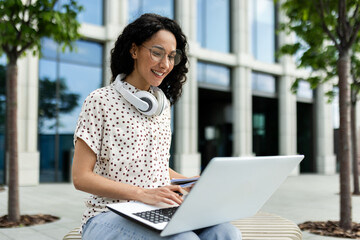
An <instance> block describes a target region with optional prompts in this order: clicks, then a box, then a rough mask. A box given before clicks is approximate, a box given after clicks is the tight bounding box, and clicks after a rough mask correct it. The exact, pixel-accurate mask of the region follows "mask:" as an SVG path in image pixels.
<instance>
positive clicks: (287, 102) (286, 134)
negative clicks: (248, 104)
mask: <svg viewBox="0 0 360 240" xmlns="http://www.w3.org/2000/svg"><path fill="white" fill-rule="evenodd" d="M279 21H280V22H288V19H287V17H286V16H285V15H284V13H283V12H279ZM292 42H293V39H292V36H290V35H287V34H285V33H283V32H281V33H280V34H279V44H280V45H285V44H288V43H292ZM280 63H281V66H282V68H283V75H282V77H280V79H278V85H279V87H278V106H279V155H295V154H297V104H296V102H297V100H296V94H294V93H292V91H291V85H292V84H293V82H294V81H295V78H296V77H295V76H294V75H293V74H294V72H295V71H296V65H295V63H294V60H293V56H289V55H286V56H283V57H281V59H280ZM299 173H300V165H298V166H297V167H296V168H295V169H294V170H293V171H292V173H291V175H299Z"/></svg>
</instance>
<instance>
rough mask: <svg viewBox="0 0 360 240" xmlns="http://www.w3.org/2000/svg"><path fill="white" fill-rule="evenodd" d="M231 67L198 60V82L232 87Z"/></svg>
mask: <svg viewBox="0 0 360 240" xmlns="http://www.w3.org/2000/svg"><path fill="white" fill-rule="evenodd" d="M230 72H231V70H230V68H228V67H226V66H221V65H216V64H210V63H205V62H200V61H199V62H198V64H197V79H198V82H201V83H206V84H209V85H217V86H222V87H226V88H230Z"/></svg>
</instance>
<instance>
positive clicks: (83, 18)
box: [77, 0, 104, 25]
mask: <svg viewBox="0 0 360 240" xmlns="http://www.w3.org/2000/svg"><path fill="white" fill-rule="evenodd" d="M77 1H78V4H79V5H82V6H83V7H84V10H83V11H82V12H80V14H79V15H78V21H79V22H81V23H90V24H94V25H103V24H104V20H103V19H104V14H103V12H104V3H103V0H91V1H89V0H77Z"/></svg>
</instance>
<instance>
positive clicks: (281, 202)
mask: <svg viewBox="0 0 360 240" xmlns="http://www.w3.org/2000/svg"><path fill="white" fill-rule="evenodd" d="M338 192H339V177H338V175H332V176H323V175H301V176H297V177H289V178H288V179H287V180H286V181H285V182H284V184H282V185H281V187H280V188H279V189H278V191H277V192H276V193H275V194H274V195H273V196H272V197H271V198H270V199H269V201H268V202H267V203H266V204H265V205H264V207H263V208H262V211H265V212H269V213H274V214H277V215H280V216H282V217H285V218H287V219H290V220H292V221H294V222H295V223H302V222H304V221H308V220H312V221H316V220H339V195H338ZM86 196H87V194H85V193H81V192H78V191H76V190H75V189H74V187H73V186H72V185H71V184H40V185H39V186H36V187H21V188H20V198H21V207H20V208H21V214H37V213H42V214H52V215H55V216H59V217H60V218H61V219H60V220H59V221H57V222H54V223H49V224H43V225H38V226H33V227H23V228H13V229H0V240H9V239H17V240H53V239H57V240H60V239H62V237H63V236H64V235H65V234H66V233H67V232H68V231H69V230H71V229H73V228H74V227H77V226H78V225H79V220H80V217H81V214H82V212H83V210H84V207H83V199H84V198H86ZM352 199H353V220H354V221H356V222H360V197H353V198H352ZM5 214H7V192H6V191H3V192H0V216H2V215H5ZM303 239H304V240H320V239H321V240H340V239H341V238H331V237H322V236H317V235H313V234H310V233H307V232H303Z"/></svg>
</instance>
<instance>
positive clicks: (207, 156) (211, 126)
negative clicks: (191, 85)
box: [198, 88, 233, 170]
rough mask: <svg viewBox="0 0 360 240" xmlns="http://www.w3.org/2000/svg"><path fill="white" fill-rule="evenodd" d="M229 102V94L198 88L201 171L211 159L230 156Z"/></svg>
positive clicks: (230, 106)
mask: <svg viewBox="0 0 360 240" xmlns="http://www.w3.org/2000/svg"><path fill="white" fill-rule="evenodd" d="M231 101H232V97H231V93H230V92H223V91H216V90H211V89H202V88H199V105H198V106H199V111H198V112H199V127H198V129H199V136H198V138H199V141H198V144H199V145H198V147H199V152H200V153H201V170H203V169H204V168H205V167H206V165H207V164H208V163H209V161H210V160H211V159H212V158H213V157H225V156H227V157H229V156H232V141H233V140H232V105H231Z"/></svg>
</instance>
